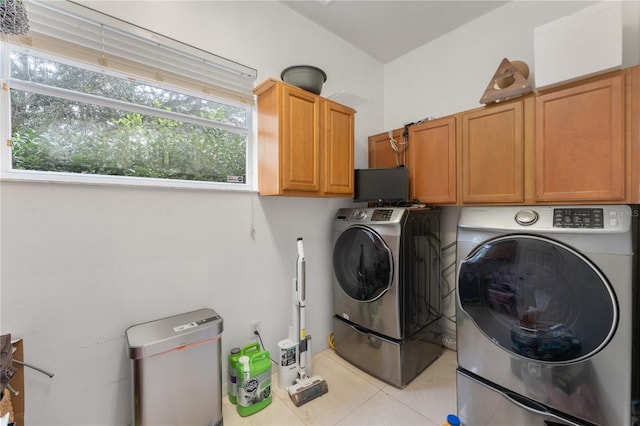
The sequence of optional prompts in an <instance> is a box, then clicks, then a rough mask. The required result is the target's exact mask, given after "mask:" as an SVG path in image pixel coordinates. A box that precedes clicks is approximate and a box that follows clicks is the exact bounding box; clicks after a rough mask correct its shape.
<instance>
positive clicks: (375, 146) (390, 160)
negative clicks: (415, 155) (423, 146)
mask: <svg viewBox="0 0 640 426" xmlns="http://www.w3.org/2000/svg"><path fill="white" fill-rule="evenodd" d="M403 131H404V129H396V130H394V131H393V133H392V137H393V139H394V141H395V144H396V146H397V148H398V150H401V149H403V148H404V147H405V144H404V142H405V141H404V136H402V133H403ZM392 143H393V142H392V141H391V139H390V138H389V133H388V132H386V133H380V134H377V135H373V136H369V168H370V169H381V168H389V167H398V166H406V165H407V164H408V163H409V161H408V158H407V157H408V155H407V150H406V149H405V150H404V151H402V152H400V153H398V154H396V152H395V150H394V149H393V146H392Z"/></svg>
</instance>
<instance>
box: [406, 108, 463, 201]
mask: <svg viewBox="0 0 640 426" xmlns="http://www.w3.org/2000/svg"><path fill="white" fill-rule="evenodd" d="M409 157H410V162H409V187H410V196H411V197H412V198H417V199H419V200H420V201H421V202H423V203H430V204H451V203H455V202H456V119H455V117H453V116H451V117H444V118H439V119H437V120H432V121H427V122H424V123H421V124H418V125H415V126H411V127H410V128H409Z"/></svg>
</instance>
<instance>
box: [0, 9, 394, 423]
mask: <svg viewBox="0 0 640 426" xmlns="http://www.w3.org/2000/svg"><path fill="white" fill-rule="evenodd" d="M87 3H88V5H89V6H90V7H93V8H95V9H98V10H101V11H104V12H105V13H107V14H110V15H113V16H115V17H118V18H121V19H124V20H127V21H130V22H132V23H134V24H137V25H140V26H142V27H145V28H148V29H150V30H153V31H156V32H159V33H162V34H165V35H167V36H169V37H172V38H175V39H177V40H180V41H183V42H185V43H188V44H192V45H194V46H197V47H200V48H203V49H205V50H209V51H211V52H214V53H216V54H219V55H221V56H224V57H227V58H229V59H232V60H235V61H237V62H240V63H243V64H245V65H248V66H251V67H253V68H256V69H257V70H258V75H259V77H258V81H257V83H259V82H260V81H262V80H264V79H265V78H267V77H274V78H278V79H279V78H280V72H281V70H282V69H284V68H285V67H287V66H289V65H294V64H313V65H316V66H319V67H320V68H322V69H323V70H325V71H326V73H327V75H328V80H327V82H326V83H325V85H324V88H323V91H322V94H323V95H324V96H330V95H331V94H333V93H335V92H339V91H342V90H346V91H348V92H349V93H352V94H354V95H357V96H359V97H361V98H364V99H366V103H364V104H362V105H361V106H359V107H358V108H357V109H358V113H357V114H356V166H357V167H364V166H366V164H367V151H366V146H367V136H368V135H369V134H372V133H373V131H374V128H373V124H374V123H376V122H381V121H382V87H383V86H382V83H383V78H382V65H381V64H379V63H377V62H376V61H374V60H373V59H371V58H370V57H369V56H367V55H365V54H363V53H362V52H359V51H357V50H355V49H354V48H353V47H351V46H350V45H348V44H347V43H345V42H343V41H341V40H339V39H337V38H336V37H334V36H333V35H331V34H329V33H327V32H326V31H324V30H322V29H320V28H319V27H317V26H315V25H313V24H311V23H309V22H308V21H307V20H306V19H303V18H301V17H300V16H299V15H297V14H295V13H294V12H292V11H291V10H290V9H288V8H286V7H285V6H283V5H281V4H280V3H279V2H273V1H267V2H262V1H259V2H244V1H243V2H218V1H211V2H203V1H194V2H187V1H157V2H156V1H141V2H135V1H126V2H118V1H104V2H96V1H89V2H87ZM0 191H1V197H2V198H1V210H0V218H1V221H0V226H1V228H0V232H1V235H2V241H1V250H2V258H1V263H0V266H1V274H2V275H1V282H2V299H1V302H2V305H1V325H2V332H3V333H12V335H13V337H14V338H23V339H24V352H25V357H26V361H27V362H30V363H32V364H35V365H38V366H40V367H42V368H45V369H46V370H49V371H51V372H53V373H54V374H55V376H54V378H53V379H49V378H48V377H46V376H44V375H42V374H40V373H37V372H35V371H33V370H29V369H27V370H26V372H25V375H26V384H25V386H26V391H25V396H26V405H27V407H26V424H28V425H127V424H129V423H131V421H132V417H131V415H132V410H131V407H130V404H131V401H132V394H131V372H130V367H131V362H130V360H129V357H128V354H127V351H126V339H125V330H126V328H128V327H129V326H132V325H134V324H138V323H141V322H146V321H150V320H154V319H158V318H162V317H165V316H169V315H174V314H179V313H183V312H187V311H191V310H195V309H199V308H202V307H210V308H213V309H215V310H216V311H217V312H218V313H219V314H220V315H221V316H222V317H223V319H224V332H223V337H222V342H223V345H222V352H223V357H224V358H225V359H224V362H223V371H225V369H226V365H227V364H226V355H227V354H228V351H229V349H230V348H231V347H234V346H242V345H244V344H246V343H248V342H249V340H248V337H249V323H250V322H251V321H254V320H260V321H262V334H263V340H264V343H265V345H266V346H267V349H269V350H270V351H271V352H272V353H273V354H275V353H277V352H276V344H277V342H278V341H279V340H281V339H283V338H286V337H287V334H288V326H289V324H290V323H291V307H290V305H289V303H290V300H291V291H290V290H291V277H293V276H294V274H295V259H296V238H297V237H299V236H301V237H303V238H304V242H305V252H306V257H307V283H308V309H307V312H308V324H307V329H308V332H309V333H311V334H312V335H313V337H314V351H318V350H321V349H324V348H326V347H327V346H328V344H327V338H326V337H327V334H328V333H329V332H330V331H331V287H330V283H331V259H330V254H331V242H330V229H331V220H332V217H333V213H334V212H335V210H336V209H337V208H338V207H341V206H351V205H352V202H351V200H349V199H344V198H343V199H331V200H327V199H314V198H286V197H271V198H270V197H259V196H258V195H256V194H251V193H230V192H214V191H198V190H169V189H148V188H122V187H109V186H90V185H64V184H37V183H19V182H13V183H11V182H2V183H1V184H0ZM252 225H253V226H254V227H255V229H256V232H255V234H254V235H252V234H251V233H250V232H249V228H250V227H251V226H252ZM212 362H213V360H212Z"/></svg>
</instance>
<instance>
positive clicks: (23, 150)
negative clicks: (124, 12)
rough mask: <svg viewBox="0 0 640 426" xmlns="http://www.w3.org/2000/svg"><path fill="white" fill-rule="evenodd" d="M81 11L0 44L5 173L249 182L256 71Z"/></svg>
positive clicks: (46, 15) (150, 181) (55, 16)
mask: <svg viewBox="0 0 640 426" xmlns="http://www.w3.org/2000/svg"><path fill="white" fill-rule="evenodd" d="M74 7H78V6H77V5H74ZM84 12H85V13H84V14H83V16H82V17H80V16H78V15H74V14H71V15H70V14H69V11H65V10H59V9H52V8H50V7H49V6H44V5H41V4H39V3H29V9H28V13H29V20H30V26H31V33H30V34H29V35H28V36H17V37H12V38H11V39H10V40H9V41H8V42H3V43H2V50H1V53H0V59H1V61H2V70H3V75H2V78H3V83H6V85H4V87H3V89H4V90H2V113H1V114H2V123H3V125H2V132H3V139H4V140H9V141H10V143H7V144H3V145H5V146H3V147H2V154H3V155H2V175H3V178H16V179H37V180H51V181H81V182H105V183H126V184H141V185H169V186H176V185H177V186H196V187H218V188H249V187H250V182H251V179H252V174H251V164H252V161H251V128H252V126H251V117H252V111H253V96H252V94H251V92H250V90H251V87H252V86H253V80H254V79H255V71H254V70H251V69H248V68H246V67H243V66H241V65H238V64H234V63H231V62H230V61H227V60H225V59H224V58H219V57H215V56H214V55H211V54H207V53H206V52H201V51H198V50H197V49H195V48H192V47H190V46H187V45H181V44H180V43H177V42H175V41H173V40H170V39H163V38H162V36H159V35H157V34H154V33H149V32H146V30H142V29H140V28H138V27H132V26H130V25H129V24H126V23H123V22H121V21H117V20H113V18H109V17H105V16H100V15H99V14H97V13H96V12H92V11H90V9H89V10H86V11H84ZM87 14H89V15H90V16H93V17H94V18H95V17H98V18H99V20H93V19H88V18H86V16H85V15H87ZM91 14H93V15H91ZM69 19H72V20H78V21H81V22H80V23H81V24H82V25H73V24H70V23H69V22H68V21H69ZM105 20H110V22H111V24H112V26H107V25H105V24H104V21H105ZM62 21H64V22H65V25H60V22H62ZM61 28H63V29H61ZM74 29H75V30H74ZM123 29H124V30H132V29H133V30H136V35H134V34H133V33H129V32H126V31H123ZM140 33H142V34H143V35H144V37H141V36H139V34H140ZM158 39H160V40H161V41H162V42H163V43H160V42H158ZM194 53H195V54H194ZM229 64H230V65H229ZM5 124H6V125H5Z"/></svg>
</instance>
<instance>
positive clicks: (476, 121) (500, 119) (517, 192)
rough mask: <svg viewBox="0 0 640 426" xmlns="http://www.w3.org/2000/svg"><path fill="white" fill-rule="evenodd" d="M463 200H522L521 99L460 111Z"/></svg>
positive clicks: (469, 201) (463, 202) (522, 113)
mask: <svg viewBox="0 0 640 426" xmlns="http://www.w3.org/2000/svg"><path fill="white" fill-rule="evenodd" d="M460 120H461V129H460V150H461V152H460V160H459V161H460V179H461V191H460V192H461V203H462V204H491V203H513V204H518V203H522V202H524V196H525V195H524V194H525V189H524V188H525V185H524V102H523V101H522V100H520V101H515V102H513V101H512V102H509V103H505V104H498V105H496V106H491V107H486V108H482V109H477V110H471V111H468V112H464V113H461V118H460Z"/></svg>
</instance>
